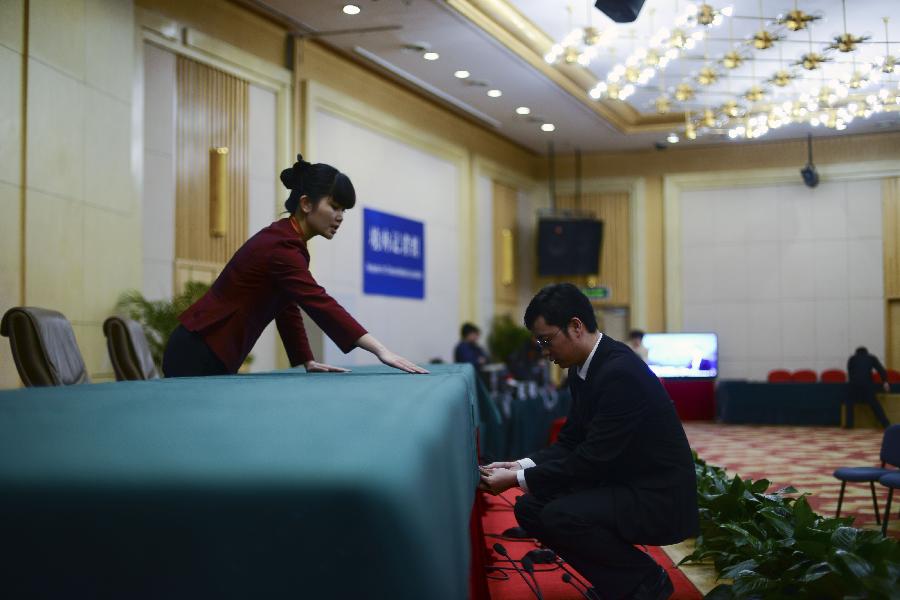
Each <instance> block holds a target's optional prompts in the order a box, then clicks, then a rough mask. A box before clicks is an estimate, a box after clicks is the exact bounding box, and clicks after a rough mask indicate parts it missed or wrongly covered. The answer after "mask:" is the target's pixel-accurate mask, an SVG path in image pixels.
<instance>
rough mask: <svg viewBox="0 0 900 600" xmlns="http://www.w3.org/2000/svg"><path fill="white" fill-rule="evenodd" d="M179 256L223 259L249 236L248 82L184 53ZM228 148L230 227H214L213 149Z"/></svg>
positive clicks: (177, 212)
mask: <svg viewBox="0 0 900 600" xmlns="http://www.w3.org/2000/svg"><path fill="white" fill-rule="evenodd" d="M177 86H178V91H177V96H178V108H177V113H176V114H177V123H176V136H177V140H176V160H175V162H176V166H175V170H176V191H175V258H176V259H185V260H190V261H201V262H205V263H218V264H224V263H226V262H227V261H228V260H229V259H230V258H231V255H232V254H234V252H235V251H236V250H237V249H238V248H239V247H240V246H241V244H243V243H244V241H246V239H247V218H248V217H247V204H248V189H247V188H248V173H249V165H248V156H247V153H248V150H247V147H248V131H247V130H248V123H247V121H248V99H249V98H248V96H249V86H248V84H247V82H245V81H242V80H240V79H238V78H236V77H233V76H231V75H229V74H227V73H224V72H222V71H219V70H218V69H214V68H212V67H208V66H206V65H203V64H201V63H198V62H196V61H193V60H191V59H189V58H185V57H183V56H179V57H178V63H177ZM220 146H225V147H227V148H228V195H229V197H228V229H227V232H226V233H225V235H224V236H222V237H213V236H212V235H211V234H210V228H209V222H210V221H209V205H210V202H209V162H210V159H209V150H210V148H213V147H220Z"/></svg>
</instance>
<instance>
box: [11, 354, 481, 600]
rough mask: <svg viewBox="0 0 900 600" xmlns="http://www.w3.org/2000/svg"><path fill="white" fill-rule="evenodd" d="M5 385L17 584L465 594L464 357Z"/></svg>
mask: <svg viewBox="0 0 900 600" xmlns="http://www.w3.org/2000/svg"><path fill="white" fill-rule="evenodd" d="M429 369H431V374H430V375H408V374H405V373H401V372H400V371H396V370H393V369H389V368H387V367H381V366H378V367H363V368H356V369H354V371H353V372H352V373H346V374H333V373H316V374H307V373H303V372H298V371H297V370H289V371H277V372H271V373H264V374H250V375H236V376H227V377H206V378H185V379H162V380H155V381H140V382H118V383H107V384H95V385H81V386H71V387H65V388H30V389H22V390H13V391H5V392H2V393H0V520H2V521H0V522H2V528H0V539H2V544H3V545H4V546H5V550H4V555H5V557H6V558H5V559H4V573H5V574H4V583H3V588H4V589H5V590H7V591H12V592H14V596H15V597H20V596H21V597H26V596H27V597H99V596H104V597H123V598H200V597H215V598H236V597H242V598H250V597H256V598H281V597H291V598H431V599H434V598H437V599H444V598H446V599H448V600H449V599H454V600H458V599H460V598H465V597H467V596H468V594H469V588H468V586H469V568H470V559H471V556H470V528H469V525H470V517H471V512H472V506H473V500H474V497H475V489H476V487H477V483H478V472H477V464H476V460H477V459H476V442H475V435H476V433H475V432H476V428H477V426H478V423H479V421H480V420H481V419H482V418H483V415H484V410H485V407H486V406H487V404H488V401H487V400H486V397H485V396H486V394H485V392H484V388H483V386H480V384H479V383H478V382H477V381H476V378H475V375H474V371H473V370H472V368H471V367H470V366H468V365H430V366H429Z"/></svg>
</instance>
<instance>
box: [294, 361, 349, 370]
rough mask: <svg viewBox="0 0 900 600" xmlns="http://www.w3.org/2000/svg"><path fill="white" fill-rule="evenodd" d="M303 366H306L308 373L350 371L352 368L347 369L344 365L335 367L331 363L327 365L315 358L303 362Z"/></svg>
mask: <svg viewBox="0 0 900 600" xmlns="http://www.w3.org/2000/svg"><path fill="white" fill-rule="evenodd" d="M303 366H304V367H305V368H306V372H307V373H349V372H350V369H345V368H343V367H333V366H331V365H326V364H325V363H320V362H316V361H314V360H308V361H306V362H305V363H303Z"/></svg>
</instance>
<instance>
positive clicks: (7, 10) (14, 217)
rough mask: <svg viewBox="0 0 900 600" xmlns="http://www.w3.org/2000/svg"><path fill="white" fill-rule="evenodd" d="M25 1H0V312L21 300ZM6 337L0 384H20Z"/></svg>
mask: <svg viewBox="0 0 900 600" xmlns="http://www.w3.org/2000/svg"><path fill="white" fill-rule="evenodd" d="M24 10H25V7H24V0H4V1H3V2H0V80H2V81H3V85H2V86H0V311H3V312H5V311H6V309H8V308H9V307H10V306H16V305H18V304H19V303H20V302H21V301H22V285H21V277H20V262H21V257H22V254H21V243H22V235H21V215H22V212H21V202H22V198H23V195H22V191H21V182H22V63H23V57H22V46H23V39H22V38H23V29H24V28H23V19H24ZM18 381H19V378H18V375H16V368H15V365H14V364H13V362H12V355H11V354H10V352H9V344H8V343H6V340H0V387H12V386H15V385H18Z"/></svg>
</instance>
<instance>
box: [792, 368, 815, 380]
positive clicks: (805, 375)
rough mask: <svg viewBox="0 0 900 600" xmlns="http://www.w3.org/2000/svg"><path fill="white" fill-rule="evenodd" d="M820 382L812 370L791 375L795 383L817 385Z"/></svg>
mask: <svg viewBox="0 0 900 600" xmlns="http://www.w3.org/2000/svg"><path fill="white" fill-rule="evenodd" d="M818 380H819V378H818V377H817V376H816V372H815V371H813V370H811V369H800V370H798V371H794V372H793V373H791V381H792V382H793V383H815V382H817V381H818Z"/></svg>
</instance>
